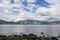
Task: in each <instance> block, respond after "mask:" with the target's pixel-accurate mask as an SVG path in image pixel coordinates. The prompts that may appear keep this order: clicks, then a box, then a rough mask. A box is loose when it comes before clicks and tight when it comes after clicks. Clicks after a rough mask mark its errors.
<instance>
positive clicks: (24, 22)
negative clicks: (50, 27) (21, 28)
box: [0, 20, 60, 25]
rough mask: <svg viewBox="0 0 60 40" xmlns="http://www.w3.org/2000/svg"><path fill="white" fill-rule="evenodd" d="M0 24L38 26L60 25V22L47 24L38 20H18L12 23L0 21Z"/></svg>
mask: <svg viewBox="0 0 60 40" xmlns="http://www.w3.org/2000/svg"><path fill="white" fill-rule="evenodd" d="M0 24H35V25H36V24H37V25H40V24H60V21H51V22H48V21H40V20H20V21H17V22H13V21H10V22H8V21H5V20H0Z"/></svg>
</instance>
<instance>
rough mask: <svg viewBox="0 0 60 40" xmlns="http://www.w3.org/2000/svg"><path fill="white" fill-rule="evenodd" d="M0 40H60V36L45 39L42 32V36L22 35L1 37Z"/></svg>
mask: <svg viewBox="0 0 60 40" xmlns="http://www.w3.org/2000/svg"><path fill="white" fill-rule="evenodd" d="M0 40H60V36H58V37H45V35H44V33H43V32H41V35H40V36H37V35H35V34H32V33H30V34H28V35H27V34H23V33H21V34H20V35H16V34H15V35H14V34H12V35H0Z"/></svg>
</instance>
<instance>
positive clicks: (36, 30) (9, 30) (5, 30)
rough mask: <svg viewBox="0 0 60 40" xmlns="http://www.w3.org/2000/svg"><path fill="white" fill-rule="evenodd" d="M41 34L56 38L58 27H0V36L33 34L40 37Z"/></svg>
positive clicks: (58, 32)
mask: <svg viewBox="0 0 60 40" xmlns="http://www.w3.org/2000/svg"><path fill="white" fill-rule="evenodd" d="M41 32H43V33H44V35H46V36H58V35H60V25H0V35H11V34H17V35H19V34H21V33H23V34H27V35H28V34H29V33H33V34H35V35H38V36H40V35H41Z"/></svg>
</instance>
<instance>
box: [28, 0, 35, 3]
mask: <svg viewBox="0 0 60 40" xmlns="http://www.w3.org/2000/svg"><path fill="white" fill-rule="evenodd" d="M27 2H28V3H34V2H36V0H27Z"/></svg>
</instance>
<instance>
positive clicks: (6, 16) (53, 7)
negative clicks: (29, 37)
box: [0, 0, 60, 22]
mask: <svg viewBox="0 0 60 40" xmlns="http://www.w3.org/2000/svg"><path fill="white" fill-rule="evenodd" d="M27 19H30V20H40V21H60V0H0V20H6V21H14V22H16V21H19V20H27Z"/></svg>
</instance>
